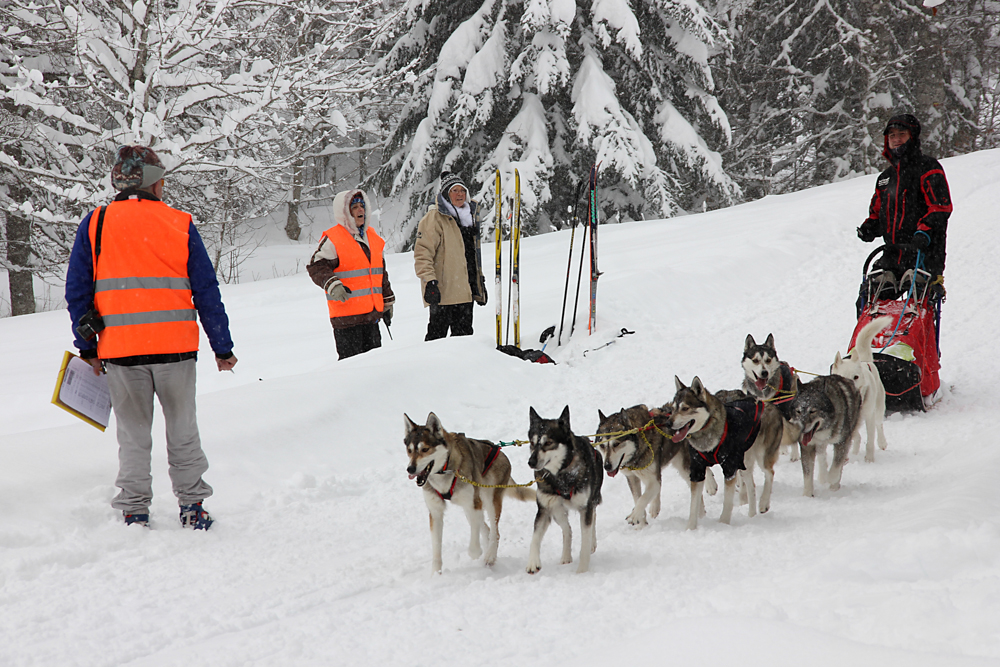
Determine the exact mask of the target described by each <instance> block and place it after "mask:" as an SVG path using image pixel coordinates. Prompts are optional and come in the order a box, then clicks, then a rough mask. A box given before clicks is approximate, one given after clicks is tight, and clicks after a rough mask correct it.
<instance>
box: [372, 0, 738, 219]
mask: <svg viewBox="0 0 1000 667" xmlns="http://www.w3.org/2000/svg"><path fill="white" fill-rule="evenodd" d="M728 46H729V43H728V39H727V37H726V34H725V31H724V30H723V28H722V27H721V26H720V25H719V24H718V23H717V22H716V21H715V20H714V19H712V17H711V16H710V15H709V14H708V13H707V12H706V11H705V10H704V9H703V7H702V6H701V5H700V4H699V3H698V2H695V1H694V0H690V1H687V2H675V1H673V0H634V1H633V2H632V3H631V4H630V3H628V2H625V1H623V0H593V1H592V2H580V3H576V2H573V1H572V0H526V1H524V2H521V1H515V0H464V1H460V2H445V1H443V0H410V1H409V2H408V4H407V11H406V16H405V21H404V24H403V26H402V27H401V30H400V36H399V39H398V41H397V42H396V44H395V46H394V48H393V49H392V50H391V51H390V52H389V54H388V55H387V56H386V57H385V58H384V59H383V62H382V64H381V67H382V68H384V69H385V70H387V71H388V70H396V69H403V70H405V71H406V72H407V77H408V80H407V90H406V91H405V94H406V99H407V104H406V106H405V108H404V110H403V113H402V115H401V117H400V120H399V122H398V125H397V126H396V128H395V131H394V132H393V134H392V136H391V137H390V139H389V141H388V143H387V145H386V149H385V155H386V158H387V159H386V161H385V163H384V164H383V166H382V168H381V169H380V170H379V171H378V173H377V174H376V175H375V178H374V180H375V183H376V185H377V186H378V187H379V188H380V189H381V190H382V191H383V192H385V193H387V194H388V193H390V192H391V193H397V194H400V193H405V194H406V195H408V197H409V206H410V211H411V219H410V221H409V222H410V224H411V225H413V224H414V223H415V222H416V220H417V219H419V217H420V216H421V215H422V214H423V212H424V211H425V210H426V206H427V204H429V203H431V202H432V201H433V197H434V187H435V185H436V182H437V177H438V175H439V173H440V172H441V171H442V170H450V171H455V172H458V173H460V174H462V175H463V176H465V178H466V179H467V180H469V181H470V186H471V187H473V190H474V193H473V194H474V196H475V197H476V198H477V199H479V200H480V201H483V202H484V203H485V204H486V205H487V206H490V205H492V203H493V202H492V197H493V187H492V175H493V173H494V169H497V168H498V169H500V171H501V173H502V174H504V177H505V179H508V180H512V175H513V171H514V169H515V168H516V169H517V170H518V171H519V173H520V175H521V183H522V206H523V213H522V215H523V219H524V220H525V232H526V233H535V232H541V231H547V230H549V229H551V228H552V227H553V226H558V225H559V224H560V223H562V222H563V221H564V220H565V217H566V213H565V211H566V210H567V205H569V204H572V203H573V202H572V201H571V199H572V195H573V192H574V191H575V184H576V182H577V181H578V180H579V179H580V178H585V175H586V173H587V171H588V169H589V167H590V165H591V164H592V163H594V162H600V163H601V174H602V176H601V186H602V193H603V194H602V197H601V201H602V206H603V207H604V208H605V215H608V214H613V213H618V212H620V213H622V214H623V215H624V216H625V217H630V218H650V217H664V216H671V215H674V214H677V213H680V212H682V211H685V210H701V209H702V208H703V207H705V206H706V205H708V206H717V205H725V204H728V203H731V202H732V201H733V200H734V199H735V198H736V197H737V196H738V192H739V191H738V188H737V187H736V185H735V184H734V183H733V181H732V180H731V179H730V178H729V177H728V176H727V175H726V173H725V171H724V169H723V167H722V162H721V158H720V155H719V153H718V152H717V150H718V149H719V148H720V147H721V146H723V145H725V143H726V142H727V141H728V139H729V132H730V129H729V124H728V121H727V119H726V115H725V114H724V113H723V112H722V110H721V108H720V106H719V104H718V102H717V100H716V98H715V87H714V82H713V79H712V74H711V71H710V68H709V64H708V60H709V58H710V56H711V55H712V54H714V53H715V52H717V51H720V50H725V49H727V48H728ZM473 184H474V185H473Z"/></svg>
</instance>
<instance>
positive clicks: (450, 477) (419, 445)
mask: <svg viewBox="0 0 1000 667" xmlns="http://www.w3.org/2000/svg"><path fill="white" fill-rule="evenodd" d="M403 426H404V429H405V433H404V436H403V442H404V444H406V453H407V455H408V456H409V464H408V465H407V466H406V472H407V473H408V474H409V476H410V479H412V480H416V482H417V486H419V487H421V488H422V489H423V490H424V502H425V503H426V504H427V510H428V511H429V512H430V525H431V551H432V553H433V557H432V561H431V570H432V571H433V572H440V571H441V535H442V531H443V530H444V510H445V505H446V501H448V502H452V503H454V504H456V505H458V506H459V507H461V508H462V509H463V510H465V515H466V517H468V519H469V529H470V531H471V533H470V535H469V556H470V557H471V558H479V556H481V555H482V553H483V549H482V547H481V546H480V536H482V537H485V538H486V539H487V543H486V558H485V559H484V562H485V564H486V565H493V563H494V562H496V559H497V548H498V547H499V545H500V527H499V524H500V512H501V510H502V509H503V497H504V495H505V492H509V493H510V495H512V496H514V497H515V498H517V499H518V500H525V501H529V502H530V501H531V500H534V498H535V492H534V491H533V490H532V489H528V488H524V487H518V486H516V485H515V483H514V480H513V479H511V476H510V460H508V459H507V456H506V455H505V454H504V453H503V452H502V451H500V447H499V445H494V444H493V443H492V442H489V441H488V440H474V439H473V438H468V437H466V435H465V434H464V433H451V432H449V431H446V430H445V429H444V427H443V426H441V420H440V419H438V417H437V415H435V414H434V413H433V412H432V413H430V414H429V415H427V424H426V425H420V424H415V423H414V422H413V420H411V419H410V418H409V417H407V416H406V415H405V414H404V415H403ZM484 509H485V510H486V515H487V516H488V517H489V520H490V525H489V527H487V525H486V523H485V522H484V521H483V510H484Z"/></svg>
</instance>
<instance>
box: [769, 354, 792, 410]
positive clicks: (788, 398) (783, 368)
mask: <svg viewBox="0 0 1000 667" xmlns="http://www.w3.org/2000/svg"><path fill="white" fill-rule="evenodd" d="M778 369H779V373H778V387H777V388H776V389H775V390H774V400H772V401H771V404H772V405H774V406H775V407H776V408H778V410H779V411H780V412H781V414H782V416H783V417H784V418H785V419H790V418H791V416H792V414H791V413H792V401H793V400H794V399H795V394H796V393H798V384H797V383H796V382H795V371H793V370H792V367H791V366H789V365H788V364H787V363H786V362H784V361H782V362H781V365H780V366H779V367H778Z"/></svg>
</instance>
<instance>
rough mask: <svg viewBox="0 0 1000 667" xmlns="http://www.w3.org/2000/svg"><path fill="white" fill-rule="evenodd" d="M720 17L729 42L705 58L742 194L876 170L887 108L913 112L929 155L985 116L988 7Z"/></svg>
mask: <svg viewBox="0 0 1000 667" xmlns="http://www.w3.org/2000/svg"><path fill="white" fill-rule="evenodd" d="M718 11H719V17H720V20H722V21H723V22H724V23H725V24H726V25H727V27H728V30H729V34H730V35H731V36H732V39H733V50H732V54H731V55H723V56H721V57H719V58H717V59H715V60H714V61H713V65H714V67H715V72H716V76H717V78H718V80H719V87H720V91H721V92H720V99H721V101H722V104H723V107H724V108H725V109H726V112H727V113H728V114H729V116H730V118H731V119H732V123H733V127H734V128H735V131H734V138H733V142H732V145H731V146H730V147H729V148H728V149H727V150H725V151H724V155H725V157H726V164H727V167H728V168H729V169H730V173H731V174H732V175H733V177H734V178H735V179H736V180H737V182H739V183H740V185H741V186H742V187H743V189H744V192H746V194H747V195H748V196H750V197H760V196H763V195H765V194H768V193H770V192H775V193H779V192H787V191H791V190H797V189H800V188H804V187H810V186H813V185H820V184H822V183H828V182H830V181H834V180H837V179H841V178H847V177H850V176H851V175H854V174H860V173H872V172H876V171H879V170H881V169H882V168H883V166H884V164H885V163H884V160H883V158H882V157H881V152H882V147H883V143H882V130H883V128H884V125H885V121H886V120H887V119H888V118H889V117H890V116H891V115H893V114H894V113H898V112H911V113H914V114H916V115H917V117H919V118H920V119H921V121H922V123H923V125H924V132H923V134H922V136H921V141H922V143H923V145H924V147H925V149H926V150H928V151H929V152H930V153H931V154H934V155H938V156H945V155H952V154H954V153H955V152H962V151H963V148H962V146H971V145H973V144H974V140H973V139H972V138H973V137H975V136H978V135H977V132H976V131H975V128H976V127H977V120H976V119H977V118H980V119H981V118H984V117H986V116H988V115H989V106H988V99H989V97H988V95H987V93H986V91H987V90H988V89H989V86H990V83H989V82H991V81H992V82H995V81H996V80H997V56H996V55H995V53H996V51H997V49H996V48H995V46H996V37H997V21H996V19H997V13H998V11H1000V5H998V4H997V3H995V2H991V1H989V0H948V1H947V2H946V3H944V5H942V6H940V7H938V11H937V12H936V15H935V13H934V12H932V11H931V10H930V9H927V8H925V7H923V3H922V0H894V1H893V2H873V3H869V2H861V3H859V2H853V1H852V0H743V1H741V0H734V1H732V2H723V3H720V4H719V7H718ZM991 40H992V41H991ZM964 150H968V148H965V149H964Z"/></svg>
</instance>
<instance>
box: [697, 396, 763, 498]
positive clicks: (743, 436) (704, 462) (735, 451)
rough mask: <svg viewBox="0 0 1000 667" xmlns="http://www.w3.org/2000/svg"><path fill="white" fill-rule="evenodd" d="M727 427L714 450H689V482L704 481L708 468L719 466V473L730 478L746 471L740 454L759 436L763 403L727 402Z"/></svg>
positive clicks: (746, 401)
mask: <svg viewBox="0 0 1000 667" xmlns="http://www.w3.org/2000/svg"><path fill="white" fill-rule="evenodd" d="M725 407H726V424H725V426H723V428H722V437H721V438H719V444H718V445H716V447H715V449H712V450H711V451H707V452H700V451H698V450H697V449H695V448H694V447H691V446H690V445H688V447H689V448H690V449H691V481H692V482H704V481H705V470H706V469H707V468H710V467H711V466H715V465H720V466H722V474H723V475H725V477H726V479H732V478H733V476H734V475H735V474H736V472H737V471H739V470H746V466H745V465H744V464H743V455H744V454H746V452H747V450H748V449H750V447H752V446H753V443H754V440H756V439H757V434H758V433H760V417H761V415H762V414H763V412H764V404H763V403H761V402H760V401H757V400H754V399H744V400H740V401H734V402H732V403H726V406H725Z"/></svg>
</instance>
